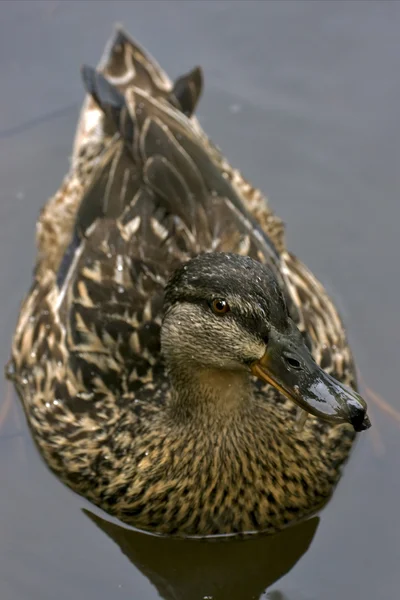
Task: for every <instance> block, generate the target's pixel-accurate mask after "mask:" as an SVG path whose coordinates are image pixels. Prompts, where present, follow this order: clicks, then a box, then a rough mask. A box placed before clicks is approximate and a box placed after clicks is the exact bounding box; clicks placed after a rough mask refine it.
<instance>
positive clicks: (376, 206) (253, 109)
mask: <svg viewBox="0 0 400 600" xmlns="http://www.w3.org/2000/svg"><path fill="white" fill-rule="evenodd" d="M116 21H121V22H123V23H124V25H125V27H126V29H127V30H128V31H129V32H130V33H131V34H132V35H133V36H135V37H136V38H137V39H138V40H139V41H140V42H141V43H142V44H143V45H144V46H145V47H147V48H148V49H149V50H150V51H151V53H152V54H153V55H154V56H156V57H157V58H158V60H159V61H160V63H161V64H162V66H163V67H165V68H166V69H167V71H168V72H169V74H170V75H172V76H176V75H178V74H180V73H181V72H183V71H185V70H186V69H188V68H190V67H192V66H193V65H195V64H201V65H202V66H203V67H204V71H205V81H206V89H205V94H204V97H203V99H202V100H201V103H200V108H199V117H200V120H201V123H202V124H203V126H204V128H205V129H206V131H207V133H208V134H209V135H211V137H212V138H213V139H214V141H215V142H216V143H218V144H219V145H220V146H221V147H222V148H223V150H224V151H225V152H226V154H227V155H228V156H229V158H230V159H231V161H232V162H233V163H234V164H235V165H237V166H239V167H240V168H241V169H242V171H243V173H244V174H245V175H246V176H247V177H248V178H250V179H251V180H252V181H253V182H254V183H256V184H257V185H258V186H260V187H261V188H262V189H263V190H264V191H265V192H266V193H267V194H268V197H269V199H270V202H271V204H272V206H273V207H274V208H275V209H276V210H277V212H278V214H279V215H280V216H281V217H283V218H284V220H285V221H286V222H287V224H288V229H287V232H288V242H289V247H290V249H291V250H293V251H295V252H296V253H297V254H298V255H299V256H300V257H301V258H302V259H303V260H304V261H305V262H306V263H307V264H308V265H309V267H310V268H311V269H312V270H313V271H314V272H315V273H316V274H317V275H318V276H319V277H320V279H322V281H323V282H324V283H325V284H326V285H327V287H328V289H329V291H330V293H331V294H332V295H333V297H334V298H335V300H336V302H337V303H338V305H339V307H340V310H341V312H342V314H343V315H344V317H345V320H346V323H347V325H348V329H349V335H350V338H351V341H352V344H353V348H354V351H355V354H356V358H357V362H358V366H359V368H360V371H361V374H362V377H363V379H364V380H365V382H366V383H367V385H369V386H371V387H372V388H373V389H375V390H377V391H379V393H380V394H381V395H382V396H383V397H384V398H385V399H386V400H387V401H388V402H389V403H390V405H391V406H392V407H394V408H397V409H399V410H400V400H399V395H398V378H399V371H400V365H399V346H400V319H399V316H398V311H399V297H400V284H399V265H398V259H399V234H398V231H399V219H400V204H399V198H398V191H399V188H400V119H399V108H400V69H399V56H400V4H399V3H398V2H360V1H356V2H300V1H299V2H297V1H296V2H289V1H283V2H267V1H264V2H254V3H253V2H206V1H202V2H194V1H186V2H184V1H177V2H168V1H165V2H164V1H163V2H151V1H148V2H94V1H89V2H66V1H64V0H63V1H60V2H37V1H29V2H16V1H14V2H1V3H0V82H1V84H0V265H1V282H2V283H1V288H0V290H1V311H0V315H1V317H0V327H1V336H2V337H1V339H2V345H1V347H0V363H1V364H4V363H5V362H6V360H7V359H8V353H9V342H10V338H11V335H12V331H13V327H14V325H15V321H16V318H17V312H18V304H19V302H20V300H21V299H22V297H23V295H24V294H25V292H26V290H27V288H28V286H29V283H30V276H31V268H32V264H33V253H34V227H35V220H36V218H37V215H38V211H39V209H40V207H41V205H42V204H43V203H44V201H45V200H46V199H47V198H48V197H49V196H50V195H51V194H53V193H54V192H55V190H56V188H57V187H58V185H59V184H60V182H61V179H62V177H63V175H64V173H65V172H66V171H67V167H68V156H69V154H70V151H71V145H72V140H73V135H74V128H75V124H76V121H77V117H78V111H79V107H80V103H81V100H82V98H83V92H82V86H81V83H80V77H79V67H80V65H81V63H82V62H86V63H89V64H96V63H97V61H98V59H99V57H100V54H101V52H102V49H103V45H104V43H105V41H106V40H107V38H108V37H109V35H110V32H111V30H112V26H113V24H114V23H115V22H116ZM3 389H4V392H3V394H2V396H1V399H0V402H2V403H3V404H4V402H5V399H6V394H7V392H10V390H8V388H7V385H6V384H5V383H4V388H3ZM0 408H1V407H0ZM370 412H371V418H372V420H373V429H371V430H370V431H369V432H367V433H366V434H363V435H362V436H361V439H360V441H359V443H358V445H357V448H356V451H355V452H354V454H353V456H352V460H351V461H350V463H349V464H348V466H347V469H346V473H345V477H344V478H343V479H342V481H341V483H340V485H339V487H338V489H337V492H336V494H335V496H334V498H333V500H332V502H331V503H330V504H329V505H328V507H327V508H326V509H325V510H324V511H323V513H322V515H321V521H320V522H319V524H318V523H317V522H311V523H307V524H305V525H303V526H302V527H300V528H298V529H294V530H289V531H288V532H286V533H285V534H284V535H283V536H278V538H277V539H272V540H271V539H268V540H265V539H261V540H256V541H251V542H249V543H246V544H243V543H240V544H230V543H228V544H225V545H224V546H223V547H221V546H219V545H213V546H210V545H204V544H198V543H197V544H193V543H192V544H186V543H184V544H183V545H182V543H178V542H171V541H168V540H167V541H162V540H154V539H153V538H149V537H148V536H142V535H138V534H129V535H127V534H125V533H124V531H123V530H122V529H121V528H119V527H118V526H116V525H115V524H114V525H112V524H109V523H107V522H105V521H102V520H101V518H99V517H95V516H93V515H91V514H88V513H84V512H83V511H82V508H86V509H88V510H91V507H90V506H89V504H88V503H87V502H85V501H84V500H82V499H81V498H79V497H78V496H76V495H74V494H73V493H72V492H70V491H69V490H67V489H66V488H64V487H63V486H62V485H61V484H60V483H59V482H58V481H57V480H56V479H55V478H54V477H53V476H52V475H51V474H50V473H49V472H48V471H47V469H46V467H45V466H44V465H43V464H42V462H41V460H40V458H39V456H38V454H37V452H36V450H35V448H34V446H33V444H32V442H31V440H30V436H29V432H28V430H27V427H26V424H25V422H24V418H23V415H22V412H21V410H20V407H19V404H18V402H17V400H16V398H15V397H14V396H12V408H11V412H9V414H8V416H7V418H6V420H5V421H4V422H2V424H1V427H0V597H1V600H25V599H29V600H54V598H57V599H58V600H67V599H68V600H70V598H75V599H77V600H79V599H84V600H92V599H93V600H108V599H109V598H116V599H121V600H125V599H135V600H136V599H139V600H142V599H143V600H150V599H153V598H157V597H159V596H158V591H159V593H160V594H161V595H162V596H163V597H164V598H168V599H176V600H177V599H179V600H183V599H184V600H197V598H207V597H208V598H215V599H217V598H229V599H232V600H247V599H250V598H255V599H258V598H269V599H270V600H338V599H343V600H347V599H350V598H354V599H362V600H376V599H379V600H386V599H388V600H389V599H392V598H398V597H400V590H399V587H400V570H399V564H400V521H399V506H400V464H399V463H400V461H399V452H400V425H399V423H398V422H396V420H395V419H394V418H393V417H391V416H389V415H388V414H386V413H384V412H382V411H381V410H380V409H378V408H377V407H376V406H375V405H374V404H373V403H371V411H370ZM95 514H96V515H100V514H101V513H99V511H95ZM103 517H104V515H103ZM316 527H317V531H316V533H315V528H316ZM314 533H315V535H314V538H313V539H312V537H313V534H314ZM311 540H312V542H311ZM310 542H311V545H310V547H309V550H308V552H306V553H305V554H304V555H303V556H302V558H301V560H299V561H298V562H297V564H295V563H296V561H297V560H298V559H299V558H300V556H301V555H302V553H304V552H305V550H306V549H307V547H308V545H309V544H310ZM121 550H122V552H121ZM134 563H135V564H136V566H134ZM294 564H295V566H294V567H293V568H292V569H291V570H290V568H291V567H292V566H293V565H294ZM288 570H289V572H288V573H287V574H286V575H284V573H285V572H286V571H288ZM282 575H283V576H282ZM281 576H282V577H281ZM275 580H277V581H275ZM267 587H268V590H267V591H265V590H266V588H267ZM157 589H158V591H157Z"/></svg>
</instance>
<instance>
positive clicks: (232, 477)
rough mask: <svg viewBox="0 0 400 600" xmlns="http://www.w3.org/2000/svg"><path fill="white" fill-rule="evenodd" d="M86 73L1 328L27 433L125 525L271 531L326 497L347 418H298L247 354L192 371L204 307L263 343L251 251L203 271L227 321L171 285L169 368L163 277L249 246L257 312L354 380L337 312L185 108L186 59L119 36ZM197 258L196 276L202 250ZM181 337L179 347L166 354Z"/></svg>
mask: <svg viewBox="0 0 400 600" xmlns="http://www.w3.org/2000/svg"><path fill="white" fill-rule="evenodd" d="M100 72H101V73H103V74H104V76H105V78H104V77H103V76H102V75H100ZM83 78H84V81H85V85H86V88H87V90H88V91H89V95H88V97H87V99H86V101H85V104H84V107H83V110H82V113H81V118H80V122H79V125H78V130H77V136H76V139H75V144H74V150H73V157H72V163H71V168H70V172H69V174H68V175H67V177H66V179H65V180H64V182H63V184H62V186H61V188H60V190H59V191H58V192H57V193H56V195H55V196H54V197H53V198H51V199H50V200H49V201H48V203H47V204H46V206H45V207H44V209H43V211H42V214H41V216H40V219H39V222H38V226H37V244H38V258H37V263H36V270H35V278H34V282H33V285H32V287H31V289H30V292H29V294H28V296H27V298H26V300H25V302H24V303H23V305H22V308H21V313H20V317H19V321H18V326H17V330H16V333H15V337H14V341H13V349H12V361H11V370H12V373H13V374H12V376H13V378H14V381H15V384H16V387H17V390H18V392H19V395H20V397H21V399H22V402H23V405H24V409H25V412H26V415H27V419H28V422H29V425H30V427H31V430H32V433H33V436H34V439H35V441H36V442H37V445H38V448H39V450H40V452H41V454H42V456H43V457H44V459H45V461H46V462H47V464H48V465H49V467H50V468H51V469H52V470H53V471H54V472H55V473H56V474H57V475H58V476H59V477H60V478H61V479H62V480H63V481H64V482H65V483H66V484H67V485H68V486H70V487H71V488H72V489H74V490H75V491H77V492H78V493H80V494H82V495H83V496H86V497H87V498H88V499H89V500H91V501H92V502H94V503H95V504H97V505H99V506H101V507H102V508H104V509H105V510H107V511H108V512H109V513H111V514H113V515H116V516H117V517H119V518H120V519H122V520H123V521H125V522H127V523H130V524H132V525H135V526H136V527H139V528H142V529H146V530H152V531H157V532H162V533H174V534H179V535H214V534H233V533H243V532H247V531H260V530H265V531H270V532H272V531H276V530H278V529H280V528H282V527H283V526H285V525H286V524H288V523H290V522H292V521H294V520H298V519H299V518H303V517H305V516H306V515H309V514H311V513H313V512H315V511H316V510H317V509H318V508H319V507H320V506H321V505H322V504H323V503H324V502H325V501H326V500H327V499H328V498H329V496H330V494H331V492H332V490H333V488H334V485H335V483H336V482H337V480H338V477H339V475H340V473H341V467H342V465H343V463H344V462H345V460H346V458H347V456H348V453H349V451H350V449H351V445H352V442H353V440H354V435H355V434H354V431H353V428H352V427H351V426H350V425H346V424H344V425H343V424H342V425H339V426H332V425H331V424H328V423H326V422H324V421H322V420H320V419H318V418H316V417H309V418H308V420H307V422H306V424H305V426H304V428H303V430H302V431H299V430H298V428H297V427H296V418H297V412H298V409H297V407H296V406H295V404H294V403H293V402H291V401H290V400H288V399H286V398H285V397H284V396H283V395H281V394H280V392H278V391H276V389H275V388H274V387H272V386H271V385H269V384H261V382H260V381H258V380H257V381H256V380H253V378H252V376H251V374H250V372H248V371H246V370H245V367H243V369H242V370H241V369H240V368H238V369H237V370H235V369H234V368H232V369H231V370H226V369H225V370H224V368H222V370H220V369H217V368H216V369H212V368H210V369H209V368H208V367H207V369H206V368H205V367H204V369H203V366H204V365H203V363H204V362H205V361H206V359H205V358H202V359H201V360H202V361H203V363H202V364H201V368H200V369H199V370H198V373H199V374H198V378H196V379H195V380H194V379H193V377H192V375H193V371H190V368H191V367H190V364H191V358H190V356H191V353H192V355H193V356H194V358H193V356H192V359H193V361H197V363H196V364H198V361H199V360H200V358H199V357H200V356H201V355H202V350H204V348H206V349H207V343H210V344H211V341H209V342H208V341H207V340H211V338H212V335H211V337H210V336H208V337H207V339H205V338H204V340H205V341H201V336H200V337H199V347H198V348H196V345H195V344H193V343H192V345H190V343H189V342H188V343H187V347H185V339H184V338H183V333H182V332H183V331H184V326H185V325H187V323H189V322H193V323H194V326H196V319H198V322H197V326H199V329H198V331H199V332H200V331H201V330H203V329H204V327H207V326H208V325H209V324H210V323H211V324H212V323H214V321H211V320H208V319H215V323H220V324H221V325H215V327H219V326H221V327H222V329H221V332H222V333H221V336H220V339H221V344H222V339H223V336H224V335H225V332H227V335H230V334H231V333H232V332H233V331H235V332H236V334H237V335H236V337H235V339H237V340H238V347H239V348H240V350H243V348H244V347H246V348H250V347H252V344H253V345H254V347H255V346H256V345H257V344H259V345H260V344H261V343H262V341H261V337H260V338H257V335H258V333H257V332H258V330H259V329H260V328H259V327H258V325H254V324H255V323H258V321H257V318H258V317H257V315H259V314H260V313H259V311H260V310H263V309H262V303H263V301H264V300H263V299H261V300H260V303H258V300H257V302H256V301H255V300H253V298H254V297H255V296H253V295H252V294H253V293H255V292H254V290H253V289H252V284H251V282H250V283H246V284H245V283H244V279H243V277H242V275H243V273H244V270H243V269H245V268H246V266H245V265H246V264H247V263H246V261H244V260H243V261H240V260H239V262H237V263H236V262H235V266H234V267H230V266H229V263H226V268H225V267H224V264H223V263H222V271H221V273H222V272H223V273H226V278H225V279H226V281H225V279H224V277H225V275H224V277H222V276H219V275H218V271H217V270H216V271H215V272H213V273H215V277H214V279H213V281H215V285H216V286H217V287H218V285H220V289H221V290H222V291H223V292H224V293H225V292H226V293H227V294H231V296H232V293H233V292H232V289H233V288H232V285H231V284H232V281H234V282H235V284H236V285H235V286H234V292H235V298H236V300H234V301H235V302H236V305H235V311H236V312H235V311H234V310H232V314H231V315H230V316H229V318H230V319H231V321H218V317H215V316H214V315H212V314H211V312H209V313H207V310H209V307H207V306H206V304H207V301H208V296H207V294H208V291H209V286H207V285H206V286H205V287H204V286H203V287H201V286H199V288H198V289H197V288H196V290H197V291H196V290H195V291H194V292H193V297H190V298H189V299H188V298H186V297H185V298H184V294H188V293H189V292H188V289H189V288H188V283H187V282H186V283H185V284H184V283H183V279H182V278H181V279H179V278H178V279H176V278H175V280H172V282H171V283H170V286H169V288H168V289H169V292H167V303H166V307H165V309H166V311H167V312H166V315H165V321H164V326H163V335H164V338H165V340H164V341H163V347H165V352H164V355H165V354H166V355H167V357H170V363H171V364H169V365H168V366H169V370H168V369H167V368H166V364H165V359H164V356H163V354H162V353H161V352H160V328H161V324H162V318H163V302H164V289H165V285H166V284H167V281H168V279H169V277H170V276H171V274H172V273H173V272H174V271H175V270H176V269H177V268H179V267H180V266H181V265H182V264H183V263H185V262H186V261H187V260H188V259H190V258H192V257H194V256H196V255H197V254H199V253H203V252H224V253H226V252H228V253H233V254H237V255H242V256H248V257H251V258H253V259H255V260H256V261H258V262H257V264H258V263H262V264H263V265H265V267H261V266H260V269H266V270H264V271H263V272H262V271H260V273H261V274H260V278H261V280H262V285H264V283H263V282H264V281H271V282H273V283H270V287H269V288H268V289H267V290H266V298H269V297H270V298H272V302H275V303H276V306H277V308H276V310H275V308H274V309H273V310H272V309H271V310H270V309H268V308H267V309H265V312H264V313H262V314H266V315H267V313H268V311H270V314H269V313H268V314H269V316H268V315H267V318H266V323H268V327H269V326H272V327H273V328H274V327H275V326H276V327H278V324H277V323H276V320H277V319H278V316H279V318H281V319H282V326H280V325H279V327H281V328H283V329H285V327H286V321H287V319H288V315H287V310H288V311H289V313H290V317H291V318H292V319H293V321H294V322H295V323H296V324H297V326H298V327H299V329H300V331H301V332H302V335H303V337H304V339H305V341H306V343H307V344H308V346H309V347H310V348H311V349H312V352H313V356H314V358H315V360H316V361H317V363H319V364H320V365H321V366H322V367H323V368H324V369H325V370H326V371H327V372H329V373H330V374H331V375H333V376H334V377H336V378H337V379H339V380H340V381H342V382H345V383H346V384H348V385H350V386H353V387H355V385H356V382H355V376H354V366H353V361H352V357H351V352H350V350H349V347H348V344H347V340H346V335H345V332H344V329H343V325H342V322H341V320H340V318H339V316H338V314H337V312H336V309H335V307H334V306H333V304H332V302H331V300H330V299H329V297H328V296H327V294H326V292H325V290H324V289H323V287H322V286H321V284H320V283H319V282H318V281H317V280H316V279H315V277H314V276H313V275H312V274H311V273H310V272H309V271H308V270H307V269H306V268H305V267H304V265H303V264H302V263H301V262H300V261H299V260H298V259H296V258H295V257H294V256H292V255H291V254H289V253H288V251H287V250H286V245H285V240H284V229H283V225H282V222H281V221H280V220H279V219H278V218H277V217H276V216H275V215H274V214H273V213H272V211H271V210H270V208H269V207H268V204H267V202H266V200H265V198H264V196H263V195H262V194H261V192H259V191H258V190H256V189H254V188H253V187H252V186H251V185H250V184H249V183H248V182H247V181H245V180H244V179H243V177H242V176H241V175H240V173H239V172H238V171H236V170H234V169H233V168H232V167H231V166H230V165H229V164H228V163H227V161H226V160H225V159H224V158H223V156H222V155H221V153H220V152H219V150H218V149H217V148H216V147H215V146H214V145H213V144H212V143H211V142H210V141H209V140H208V138H207V137H206V136H205V134H204V133H203V131H202V129H201V128H200V126H199V124H198V122H197V120H196V119H195V117H194V116H192V115H193V111H194V109H195V107H196V104H197V101H198V98H199V95H200V92H201V87H202V77H201V71H200V70H199V69H195V70H194V71H193V72H191V73H189V74H188V75H187V76H184V77H182V78H180V79H178V80H177V82H176V83H175V85H172V84H171V82H170V81H169V79H168V78H167V76H166V75H165V73H164V72H163V71H162V70H161V69H160V67H159V66H158V65H157V64H156V62H155V61H154V60H153V59H151V58H150V57H149V56H147V55H146V54H145V53H144V51H143V50H142V49H140V48H139V46H138V45H137V44H136V43H134V42H133V41H131V40H130V39H128V38H127V36H126V35H125V34H123V33H122V32H121V31H119V32H118V33H117V35H116V36H115V38H114V39H113V41H112V43H111V44H110V46H109V48H108V50H107V52H106V54H105V56H104V58H103V61H102V63H101V65H100V67H99V71H98V72H95V71H93V70H91V69H88V68H85V69H84V70H83ZM223 260H225V258H223ZM227 260H228V261H229V258H228V259H227ZM235 260H236V259H235ZM192 264H193V265H196V264H198V269H199V270H198V271H196V272H195V274H196V273H197V274H198V279H199V281H200V283H201V282H203V283H204V282H205V281H207V278H205V270H204V269H205V267H204V264H203V263H201V261H200V262H199V263H192ZM248 264H250V263H248ZM207 268H208V267H207ZM256 268H257V267H256ZM263 273H264V275H263ZM241 274H242V275H241ZM267 274H270V275H267ZM264 277H265V278H266V279H265V280H264ZM268 277H270V278H271V279H270V280H269V279H268ZM260 285H261V284H260ZM265 285H266V284H265ZM185 286H186V287H185ZM271 286H272V287H274V286H276V289H275V290H274V289H272V290H271ZM200 288H201V289H200ZM203 288H204V289H203ZM231 288H232V289H231ZM218 289H219V288H218ZM191 293H192V292H191ZM210 293H211V292H210ZM257 293H259V292H257ZM196 294H197V295H196ZM246 294H247V295H246ZM260 294H261V295H262V291H261V292H260ZM182 306H186V309H185V310H186V312H185V311H183V312H182V311H181V312H180V313H179V314H180V315H182V320H183V321H184V323H183V325H182V327H183V329H182V330H181V329H179V327H181V321H180V320H179V319H180V317H179V319H178V320H176V319H175V320H171V319H172V317H173V316H174V312H173V311H174V310H175V309H174V307H178V308H179V310H181V307H182ZM274 306H275V304H274ZM171 307H172V308H171ZM259 307H261V308H259ZM196 311H197V312H196ZM246 311H247V312H246ZM257 311H258V312H257ZM274 311H275V312H274ZM196 315H198V316H196ZM207 315H209V316H207ZM249 315H250V316H249ZM273 315H278V316H276V317H274V316H273ZM250 317H251V319H250ZM185 319H187V321H185ZM250 320H251V322H252V323H253V330H254V331H253V330H251V331H250V326H249V322H250ZM229 323H230V325H229ZM203 325H204V327H203ZM210 327H211V325H210ZM260 327H261V328H262V326H260ZM279 327H278V328H279ZM234 328H235V329H234ZM283 329H282V330H283ZM210 331H211V333H212V331H214V329H210ZM268 331H269V329H268ZM175 333H176V334H177V339H178V340H179V339H180V338H179V336H181V339H182V348H183V350H182V353H181V356H180V358H179V360H178V361H175V362H174V359H173V357H172V358H171V356H172V355H173V353H174V351H175V349H176V348H178V347H180V346H179V341H178V342H176V343H174V344H172V343H171V340H172V339H173V335H174V334H175ZM246 336H248V337H246ZM203 337H204V336H203ZM227 339H228V338H227ZM263 339H264V338H263ZM255 340H256V341H255ZM201 344H203V346H201ZM185 348H186V349H185ZM188 348H189V349H188ZM212 349H213V351H214V352H210V353H207V352H205V351H204V352H203V354H204V357H206V356H210V357H211V361H212V360H217V357H220V361H221V364H222V363H223V361H224V360H225V361H226V360H228V359H227V358H226V356H225V355H224V350H223V349H222V345H221V347H220V348H219V347H218V342H215V345H214V346H212ZM197 350H198V353H197ZM249 351H250V350H249ZM238 352H239V350H238ZM197 354H198V355H197ZM167 362H168V361H167ZM186 362H187V363H188V364H187V365H186ZM224 365H225V363H224ZM11 370H10V372H11ZM194 372H195V373H197V371H196V370H195V371H194ZM171 381H172V384H171ZM193 382H194V383H193ZM171 386H172V387H171ZM174 386H175V387H174ZM181 388H182V389H183V388H184V389H185V391H182V389H181ZM210 390H211V391H210ZM225 390H227V392H225ZM238 390H241V393H239V392H238ZM189 391H190V393H189ZM188 397H189V398H190V399H189V400H187V398H188ZM185 399H186V400H185Z"/></svg>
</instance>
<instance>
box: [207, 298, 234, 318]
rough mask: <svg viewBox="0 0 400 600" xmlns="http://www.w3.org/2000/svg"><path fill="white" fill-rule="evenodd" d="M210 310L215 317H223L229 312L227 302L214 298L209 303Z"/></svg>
mask: <svg viewBox="0 0 400 600" xmlns="http://www.w3.org/2000/svg"><path fill="white" fill-rule="evenodd" d="M211 308H212V310H213V312H214V313H215V314H216V315H224V314H225V313H227V312H229V311H230V310H231V309H230V306H229V304H228V303H227V301H226V300H223V299H222V298H215V299H214V300H213V301H212V302H211Z"/></svg>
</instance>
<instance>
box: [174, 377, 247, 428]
mask: <svg viewBox="0 0 400 600" xmlns="http://www.w3.org/2000/svg"><path fill="white" fill-rule="evenodd" d="M169 377H170V383H171V393H170V398H169V409H170V413H172V415H173V416H174V418H176V419H179V420H181V421H182V420H184V421H190V420H191V421H202V422H205V423H207V422H212V423H213V424H215V423H217V422H226V421H227V420H228V421H229V420H230V419H231V418H235V417H237V415H238V414H240V413H243V412H245V411H246V410H247V409H248V407H249V405H250V404H251V400H252V395H253V391H252V383H251V379H250V373H247V372H246V371H236V370H235V371H229V370H222V369H211V368H182V367H178V368H177V367H174V366H171V367H170V368H169Z"/></svg>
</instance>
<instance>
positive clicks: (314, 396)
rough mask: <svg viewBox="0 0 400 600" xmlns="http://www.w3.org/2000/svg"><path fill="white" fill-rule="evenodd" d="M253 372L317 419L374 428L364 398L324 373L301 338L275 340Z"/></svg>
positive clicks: (356, 427) (253, 367)
mask: <svg viewBox="0 0 400 600" xmlns="http://www.w3.org/2000/svg"><path fill="white" fill-rule="evenodd" d="M274 337H275V339H274ZM293 337H294V338H295V339H292V338H293ZM252 372H253V374H254V375H256V376H257V377H259V378H260V379H262V380H263V381H266V382H267V383H269V384H271V385H272V386H274V387H275V388H276V389H277V390H279V391H280V392H281V393H282V394H284V395H285V396H286V397H288V398H290V399H291V400H293V402H295V403H296V404H298V405H299V406H300V407H301V408H302V409H304V410H305V411H307V412H308V413H310V414H312V415H315V416H316V417H320V418H321V419H323V420H325V421H329V422H331V423H351V425H353V427H354V430H355V431H363V430H364V429H368V428H369V427H370V426H371V423H370V420H369V418H368V415H367V405H366V403H365V401H364V400H363V398H362V397H361V396H360V395H359V394H357V393H356V392H355V391H354V390H352V389H350V388H349V387H347V386H345V385H343V384H342V383H340V382H339V381H337V380H336V379H334V378H333V377H331V376H330V375H328V374H327V373H326V372H325V371H323V370H322V369H321V368H320V367H319V366H318V365H317V363H316V362H315V361H314V360H313V358H312V356H311V354H310V352H309V350H308V348H307V346H306V345H305V344H304V343H303V341H302V340H299V337H298V336H297V335H296V336H279V335H275V336H272V337H271V338H270V340H269V342H268V349H267V351H266V352H265V354H264V356H263V357H262V358H261V359H260V360H259V361H257V362H256V363H254V364H253V365H252Z"/></svg>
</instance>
